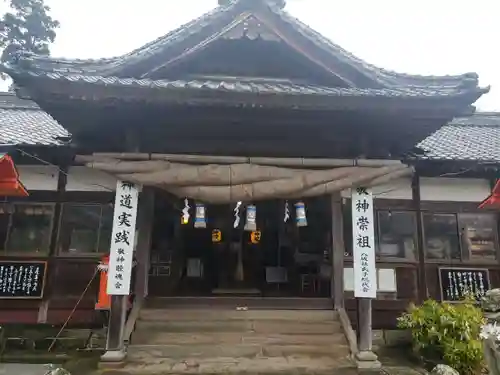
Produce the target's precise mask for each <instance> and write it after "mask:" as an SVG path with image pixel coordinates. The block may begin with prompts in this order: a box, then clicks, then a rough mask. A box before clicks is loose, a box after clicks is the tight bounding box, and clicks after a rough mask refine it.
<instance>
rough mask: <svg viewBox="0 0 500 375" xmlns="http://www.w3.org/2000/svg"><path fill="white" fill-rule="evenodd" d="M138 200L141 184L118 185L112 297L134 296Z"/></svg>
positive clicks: (110, 276) (111, 256) (111, 257)
mask: <svg viewBox="0 0 500 375" xmlns="http://www.w3.org/2000/svg"><path fill="white" fill-rule="evenodd" d="M138 198H139V188H138V186H137V185H134V184H131V183H129V182H125V181H118V182H117V184H116V199H115V209H114V212H113V231H112V234H111V247H110V254H109V270H108V287H107V292H108V294H109V295H128V294H129V293H130V279H131V276H132V262H133V257H134V244H135V223H136V220H137V204H138Z"/></svg>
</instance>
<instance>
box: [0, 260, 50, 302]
mask: <svg viewBox="0 0 500 375" xmlns="http://www.w3.org/2000/svg"><path fill="white" fill-rule="evenodd" d="M46 274H47V262H45V261H29V260H28V261H8V260H6V261H0V298H2V299H8V298H18V299H41V298H42V297H43V289H44V286H45V277H46Z"/></svg>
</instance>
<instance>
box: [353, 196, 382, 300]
mask: <svg viewBox="0 0 500 375" xmlns="http://www.w3.org/2000/svg"><path fill="white" fill-rule="evenodd" d="M351 199H352V240H353V241H352V244H353V246H352V248H353V254H352V256H353V266H354V297H357V298H377V271H376V268H375V237H374V230H373V195H372V192H371V191H370V190H369V189H366V188H362V187H359V188H357V189H353V190H352V195H351Z"/></svg>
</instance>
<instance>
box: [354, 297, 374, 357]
mask: <svg viewBox="0 0 500 375" xmlns="http://www.w3.org/2000/svg"><path fill="white" fill-rule="evenodd" d="M357 301H358V331H359V334H358V337H359V343H358V349H359V351H360V352H371V351H372V313H373V311H372V300H371V298H357Z"/></svg>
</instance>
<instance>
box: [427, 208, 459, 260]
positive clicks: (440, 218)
mask: <svg viewBox="0 0 500 375" xmlns="http://www.w3.org/2000/svg"><path fill="white" fill-rule="evenodd" d="M423 221H424V236H425V255H426V257H427V258H428V259H460V241H459V236H458V223H457V216H456V215H454V214H431V213H426V214H424V215H423Z"/></svg>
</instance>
